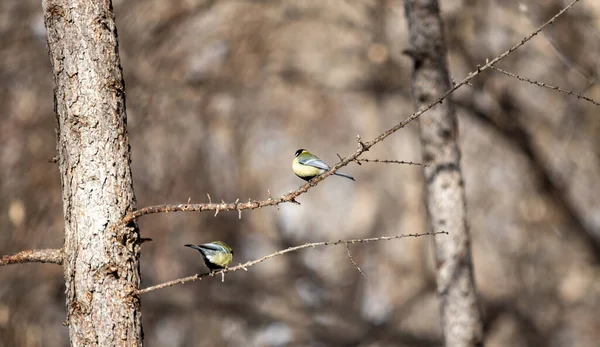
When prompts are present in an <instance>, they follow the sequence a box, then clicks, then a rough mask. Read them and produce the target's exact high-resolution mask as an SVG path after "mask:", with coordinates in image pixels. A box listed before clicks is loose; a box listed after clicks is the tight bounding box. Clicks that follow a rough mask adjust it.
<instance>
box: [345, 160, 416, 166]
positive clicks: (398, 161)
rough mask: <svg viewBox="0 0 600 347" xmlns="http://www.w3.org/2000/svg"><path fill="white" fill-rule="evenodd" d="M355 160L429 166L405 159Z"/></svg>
mask: <svg viewBox="0 0 600 347" xmlns="http://www.w3.org/2000/svg"><path fill="white" fill-rule="evenodd" d="M355 161H357V162H359V163H383V164H406V165H418V166H423V167H427V165H426V164H423V163H415V162H413V161H404V160H383V159H356V160H355Z"/></svg>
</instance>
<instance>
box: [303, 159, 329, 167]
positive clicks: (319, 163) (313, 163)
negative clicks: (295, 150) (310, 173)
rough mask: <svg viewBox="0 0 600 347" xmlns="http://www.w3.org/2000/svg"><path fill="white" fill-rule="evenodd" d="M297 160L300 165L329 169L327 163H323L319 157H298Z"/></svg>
mask: <svg viewBox="0 0 600 347" xmlns="http://www.w3.org/2000/svg"><path fill="white" fill-rule="evenodd" d="M298 162H299V163H300V164H302V165H308V166H312V167H316V168H317V169H322V170H329V165H327V164H325V163H324V162H323V161H322V160H321V159H319V158H309V159H298Z"/></svg>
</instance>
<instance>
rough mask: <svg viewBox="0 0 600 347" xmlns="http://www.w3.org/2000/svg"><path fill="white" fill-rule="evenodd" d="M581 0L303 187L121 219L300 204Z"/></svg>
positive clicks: (164, 207)
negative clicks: (259, 197) (305, 196)
mask: <svg viewBox="0 0 600 347" xmlns="http://www.w3.org/2000/svg"><path fill="white" fill-rule="evenodd" d="M579 1H580V0H573V2H571V3H570V4H569V5H567V6H566V7H564V8H563V9H562V10H560V11H559V12H558V13H557V14H556V15H555V16H554V17H552V18H550V19H549V20H548V21H547V22H545V23H544V24H542V25H541V26H540V27H539V28H538V29H537V30H535V31H534V32H532V33H531V34H529V35H528V36H526V37H525V38H523V39H522V40H521V42H519V43H517V44H516V45H514V46H513V47H511V48H510V49H508V50H507V51H505V52H504V53H502V54H500V55H498V56H496V57H495V58H494V59H492V60H486V63H485V64H484V65H483V66H478V67H477V70H475V71H473V72H471V73H469V74H468V75H467V77H465V78H464V79H463V80H462V81H460V82H458V83H456V84H454V85H453V86H452V88H450V89H449V90H448V91H446V92H445V93H444V94H442V95H441V96H440V97H439V98H438V99H437V100H435V101H433V102H432V103H430V104H428V105H427V106H425V107H423V108H422V109H420V110H419V111H417V112H415V113H413V114H412V115H411V116H409V117H408V118H406V119H405V120H403V121H402V122H400V123H398V124H396V125H394V126H393V127H391V128H389V129H388V130H386V131H385V132H383V133H381V134H380V135H379V136H377V137H376V138H374V139H373V140H371V141H368V142H363V141H362V140H361V138H360V136H358V135H357V142H358V145H359V146H358V149H357V150H356V151H355V152H354V153H353V154H351V155H349V156H347V157H345V158H344V159H343V160H341V161H340V162H338V163H337V164H335V165H333V166H332V167H331V169H329V170H328V171H326V172H324V173H323V174H321V175H319V176H317V177H315V178H313V179H312V180H310V182H308V183H306V184H305V185H303V186H302V187H300V188H298V189H297V190H295V191H290V192H288V193H287V194H284V195H282V196H281V197H278V198H274V199H268V200H261V201H259V200H253V201H249V202H244V203H238V202H233V203H226V202H222V203H220V204H217V203H211V202H209V203H208V204H206V203H204V204H175V205H156V206H148V207H144V208H141V209H139V210H135V211H132V212H129V213H128V214H127V215H126V216H125V217H123V219H122V220H121V222H122V223H123V224H128V223H131V222H132V221H134V220H135V219H137V218H139V217H141V216H144V215H148V214H153V213H161V212H162V213H164V212H185V211H215V215H216V214H218V213H219V211H233V210H238V211H241V210H254V209H257V208H262V207H266V206H277V205H279V204H282V203H286V202H292V203H296V204H299V202H298V201H296V198H297V197H298V196H300V195H302V194H304V193H306V192H307V191H308V190H309V189H310V188H312V187H314V186H316V185H317V184H319V183H320V182H321V181H323V180H324V179H326V178H327V177H329V176H331V175H333V173H334V172H336V171H337V170H339V169H340V168H341V167H343V166H346V165H348V164H349V163H350V162H355V161H356V159H358V157H359V156H360V155H361V154H363V153H364V152H366V151H368V150H369V149H370V148H371V147H373V146H374V145H376V144H377V143H379V142H381V141H383V140H384V139H386V138H387V137H388V136H390V135H392V134H393V133H395V132H396V131H398V130H400V129H402V128H404V127H405V126H406V125H407V124H408V123H410V122H412V121H413V120H415V119H417V118H419V117H420V116H421V115H422V114H423V113H425V112H427V111H429V110H430V109H431V108H433V107H434V106H435V105H437V104H438V103H442V102H443V101H444V99H446V98H447V97H448V96H450V94H452V93H454V91H456V90H457V89H458V88H460V87H462V86H464V85H465V84H468V83H469V81H471V80H472V79H473V78H475V77H476V76H477V75H479V74H480V73H482V72H483V71H485V70H487V69H489V68H491V67H492V66H494V65H495V64H497V63H498V62H499V61H501V60H502V59H504V58H506V57H507V56H508V55H510V54H511V53H513V52H514V51H515V50H517V49H518V48H519V47H521V46H523V45H524V44H525V43H527V42H528V41H530V40H531V39H532V38H533V37H535V36H536V35H538V34H539V33H540V32H541V31H542V30H544V28H546V27H547V26H548V25H550V24H552V23H554V21H555V20H556V18H558V17H560V16H561V15H562V14H563V13H565V12H566V11H568V10H569V9H571V8H572V7H573V6H574V5H575V4H576V3H578V2H579ZM405 53H406V54H409V55H410V54H414V53H413V52H409V51H407V52H405Z"/></svg>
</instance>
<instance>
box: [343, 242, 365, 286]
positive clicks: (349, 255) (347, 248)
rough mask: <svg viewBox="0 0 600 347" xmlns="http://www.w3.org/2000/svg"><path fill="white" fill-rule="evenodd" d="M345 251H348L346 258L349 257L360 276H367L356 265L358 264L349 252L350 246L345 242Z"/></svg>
mask: <svg viewBox="0 0 600 347" xmlns="http://www.w3.org/2000/svg"><path fill="white" fill-rule="evenodd" d="M346 253H348V258H349V259H350V261H351V262H352V265H354V267H355V268H356V270H358V272H360V274H361V275H362V277H364V278H367V276H365V273H364V272H362V270H361V269H360V266H358V264H357V263H356V262H355V261H354V258H353V257H352V254H350V246H348V244H346Z"/></svg>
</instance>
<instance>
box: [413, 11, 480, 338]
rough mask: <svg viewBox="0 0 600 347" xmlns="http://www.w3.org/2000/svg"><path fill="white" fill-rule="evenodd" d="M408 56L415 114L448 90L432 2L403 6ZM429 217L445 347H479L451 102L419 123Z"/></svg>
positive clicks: (439, 28) (441, 40)
mask: <svg viewBox="0 0 600 347" xmlns="http://www.w3.org/2000/svg"><path fill="white" fill-rule="evenodd" d="M404 4H405V15H406V17H407V19H408V29H409V44H410V47H409V49H408V52H407V53H408V54H409V55H410V56H411V58H412V59H413V62H414V69H413V76H412V88H413V99H414V102H415V105H416V107H417V109H420V108H422V107H424V106H426V105H427V104H429V103H431V102H433V101H435V99H437V98H438V97H439V96H440V95H442V94H443V93H444V92H446V91H447V90H449V89H450V87H451V86H450V79H449V76H448V62H447V59H446V45H445V42H444V36H443V35H444V33H443V25H442V21H441V18H440V10H439V4H438V2H437V1H436V0H405V2H404ZM419 129H420V137H421V145H422V148H423V160H424V163H425V164H427V165H428V167H425V168H424V174H425V182H426V188H425V189H426V199H427V211H428V215H429V220H430V223H431V227H432V229H433V230H434V231H442V230H443V231H447V232H449V234H450V235H449V236H445V235H443V236H435V237H434V251H435V257H436V265H437V287H438V294H439V298H440V305H441V316H442V328H443V332H444V339H445V345H446V346H447V347H458V346H461V347H465V346H480V345H482V344H483V330H482V317H481V311H480V308H479V303H478V299H477V293H476V289H475V283H474V278H473V264H472V259H471V250H470V236H469V230H468V225H467V219H466V202H465V189H464V181H463V177H462V172H461V169H460V149H459V148H458V143H457V138H458V127H457V119H456V112H455V109H454V105H453V103H452V100H451V98H448V99H446V100H445V101H444V102H443V103H442V104H439V105H436V106H435V107H434V108H432V109H431V110H430V111H429V112H427V113H425V114H423V115H422V116H421V117H420V118H419Z"/></svg>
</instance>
